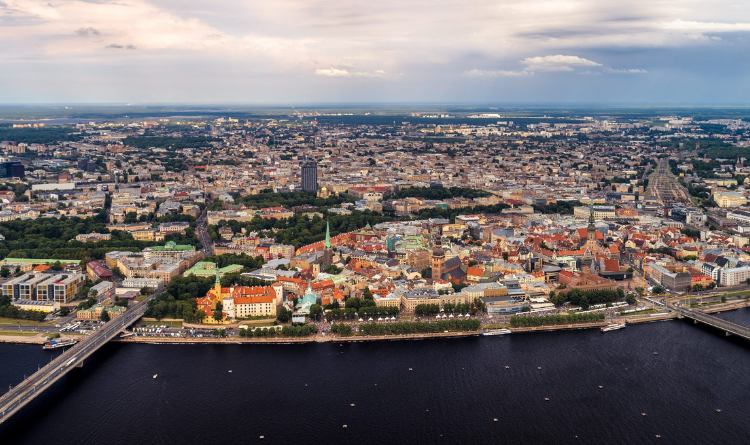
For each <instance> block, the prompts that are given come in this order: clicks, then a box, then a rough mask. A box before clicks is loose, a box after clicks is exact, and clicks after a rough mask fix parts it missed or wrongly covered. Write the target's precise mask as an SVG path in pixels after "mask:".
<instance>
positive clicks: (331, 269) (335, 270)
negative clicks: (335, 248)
mask: <svg viewBox="0 0 750 445" xmlns="http://www.w3.org/2000/svg"><path fill="white" fill-rule="evenodd" d="M342 270H343V269H341V268H340V267H336V265H335V264H329V265H327V266H326V273H327V274H330V275H338V274H340V273H341V271H342Z"/></svg>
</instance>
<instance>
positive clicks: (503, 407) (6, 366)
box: [0, 309, 750, 445]
mask: <svg viewBox="0 0 750 445" xmlns="http://www.w3.org/2000/svg"><path fill="white" fill-rule="evenodd" d="M722 317H723V318H726V319H729V320H731V321H734V322H737V323H743V324H750V309H743V310H740V311H734V312H731V313H725V314H722ZM655 352H656V353H657V354H654V353H655ZM49 359H50V352H48V351H43V350H42V349H41V348H40V347H39V346H24V345H7V344H0V388H7V386H8V385H9V384H16V383H17V382H18V381H20V380H21V379H22V378H23V374H24V373H30V372H33V371H35V370H36V368H37V366H38V365H39V364H43V363H45V361H49ZM506 366H509V369H506ZM538 367H541V368H542V369H538ZM409 368H411V370H410V369H409ZM230 370H231V371H232V372H231V373H230V372H229V371H230ZM748 370H750V342H746V341H744V340H741V339H735V338H725V337H724V336H723V334H721V333H718V332H716V331H714V330H712V329H710V328H705V327H701V326H700V325H699V326H694V325H692V324H691V323H690V322H688V321H685V320H675V321H666V322H657V323H649V324H642V325H635V326H629V327H628V328H626V329H624V330H620V331H614V332H609V333H601V332H599V331H598V330H594V329H590V330H579V331H568V332H549V333H533V334H515V335H509V336H502V337H501V336H496V337H484V338H467V339H445V340H423V341H394V342H368V343H353V344H343V346H340V345H339V344H338V343H336V344H309V345H299V344H296V345H145V344H144V345H141V344H109V345H106V346H105V347H103V348H102V349H101V350H100V351H99V352H97V353H96V355H95V356H94V357H92V358H91V359H90V360H87V362H86V363H85V364H84V367H83V368H82V369H78V370H74V371H73V372H71V373H70V374H69V375H68V376H67V377H65V378H64V379H63V380H62V381H61V382H58V383H57V384H56V385H55V386H54V387H53V388H51V389H50V390H48V391H47V392H46V393H45V394H43V395H42V396H40V397H39V398H37V399H36V400H35V401H34V402H33V403H32V404H30V405H29V406H27V407H26V408H25V409H24V410H23V411H22V412H20V413H18V414H16V415H15V416H14V417H13V418H11V419H10V420H9V421H7V422H6V423H5V424H3V425H2V426H0V443H2V444H3V445H7V444H12V443H20V444H40V443H48V444H58V443H59V444H111V445H116V444H192V443H206V444H213V443H217V444H244V443H256V442H260V443H280V444H288V443H324V444H336V443H351V444H362V443H365V444H368V443H372V444H384V443H391V444H401V443H418V444H422V443H424V444H439V443H446V444H457V443H466V444H474V443H492V444H504V443H507V444H520V443H529V444H547V443H562V444H640V443H662V444H663V443H674V444H688V443H722V444H746V443H748V442H749V441H750V439H749V438H750V420H748V419H750V401H749V398H750V381H749V380H748V379H747V372H748ZM154 374H158V378H156V379H154V378H153V375H154ZM599 386H601V388H599ZM545 398H548V399H549V400H548V401H545ZM351 404H355V406H351ZM717 409H720V410H721V413H717V412H716V410H717ZM641 413H646V416H645V417H644V416H642V415H641ZM494 419H497V421H494ZM343 425H347V428H343ZM657 435H659V436H661V437H660V438H657V437H656V436H657ZM260 436H264V439H262V440H261V439H260Z"/></svg>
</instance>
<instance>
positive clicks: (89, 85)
mask: <svg viewBox="0 0 750 445" xmlns="http://www.w3.org/2000/svg"><path fill="white" fill-rule="evenodd" d="M367 102H372V103H482V104H529V105H533V104H561V105H575V104H603V105H633V106H639V105H738V106H746V105H750V1H747V0H733V1H724V0H711V1H705V0H703V1H693V0H648V1H645V0H579V1H567V0H559V1H557V0H542V1H540V0H431V1H425V0H326V1H320V0H0V103H6V104H8V103H10V104H14V103H15V104H18V103H132V104H147V103H250V104H252V103H257V104H306V103H367Z"/></svg>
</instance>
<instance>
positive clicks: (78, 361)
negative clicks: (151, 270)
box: [0, 285, 164, 423]
mask: <svg viewBox="0 0 750 445" xmlns="http://www.w3.org/2000/svg"><path fill="white" fill-rule="evenodd" d="M163 291H164V285H161V286H159V287H158V288H157V289H155V290H154V293H153V294H151V295H150V296H149V297H148V298H146V299H144V300H143V301H141V302H139V303H137V304H135V305H133V306H131V308H130V309H128V311H127V312H125V314H123V315H121V316H119V317H117V318H115V319H113V320H111V321H109V322H107V323H105V324H104V326H103V327H102V328H101V329H99V330H98V331H95V332H94V333H92V334H91V335H89V336H88V337H86V338H84V339H83V340H82V341H80V342H79V343H78V344H76V345H75V346H73V347H71V348H70V349H68V350H67V351H65V352H63V353H62V354H60V356H59V357H57V358H56V359H54V360H52V361H51V362H50V363H49V364H47V365H45V366H44V367H43V368H41V369H40V370H39V371H37V372H36V373H34V374H32V375H31V376H30V377H29V378H27V379H26V380H24V381H23V382H22V383H20V384H19V385H16V387H15V388H12V389H11V390H10V391H8V392H7V393H5V394H4V395H3V396H2V397H0V423H3V422H4V421H5V420H6V419H8V418H10V416H12V415H13V414H14V413H16V412H17V411H18V410H20V409H21V408H23V407H24V406H25V405H26V404H27V403H29V402H30V401H32V400H33V399H34V398H35V397H36V396H37V395H38V394H41V393H42V392H44V390H45V389H47V388H48V387H50V386H51V385H52V384H54V383H55V382H56V381H57V380H59V379H60V378H61V377H62V376H64V375H65V374H67V373H68V371H70V370H71V369H72V368H75V367H79V366H82V365H83V361H84V360H85V359H86V358H87V357H89V356H90V355H91V354H93V353H94V352H96V351H97V350H98V349H99V348H100V347H101V346H102V345H104V344H105V343H107V342H108V341H110V340H112V339H113V338H115V337H116V336H117V335H119V334H120V332H121V331H122V330H123V329H125V328H126V327H128V326H129V325H131V324H132V323H134V322H135V321H136V320H138V319H139V318H141V317H142V316H143V314H144V313H145V312H146V310H147V309H148V302H149V301H150V300H151V299H152V298H153V297H154V296H155V295H158V294H159V293H161V292H163Z"/></svg>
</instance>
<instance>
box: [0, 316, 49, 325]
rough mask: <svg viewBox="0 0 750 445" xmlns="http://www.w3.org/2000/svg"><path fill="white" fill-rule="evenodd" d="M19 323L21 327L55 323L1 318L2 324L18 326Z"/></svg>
mask: <svg viewBox="0 0 750 445" xmlns="http://www.w3.org/2000/svg"><path fill="white" fill-rule="evenodd" d="M18 323H21V326H43V325H49V324H54V321H35V320H21V319H20V318H7V317H0V324H14V325H16V326H18Z"/></svg>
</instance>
